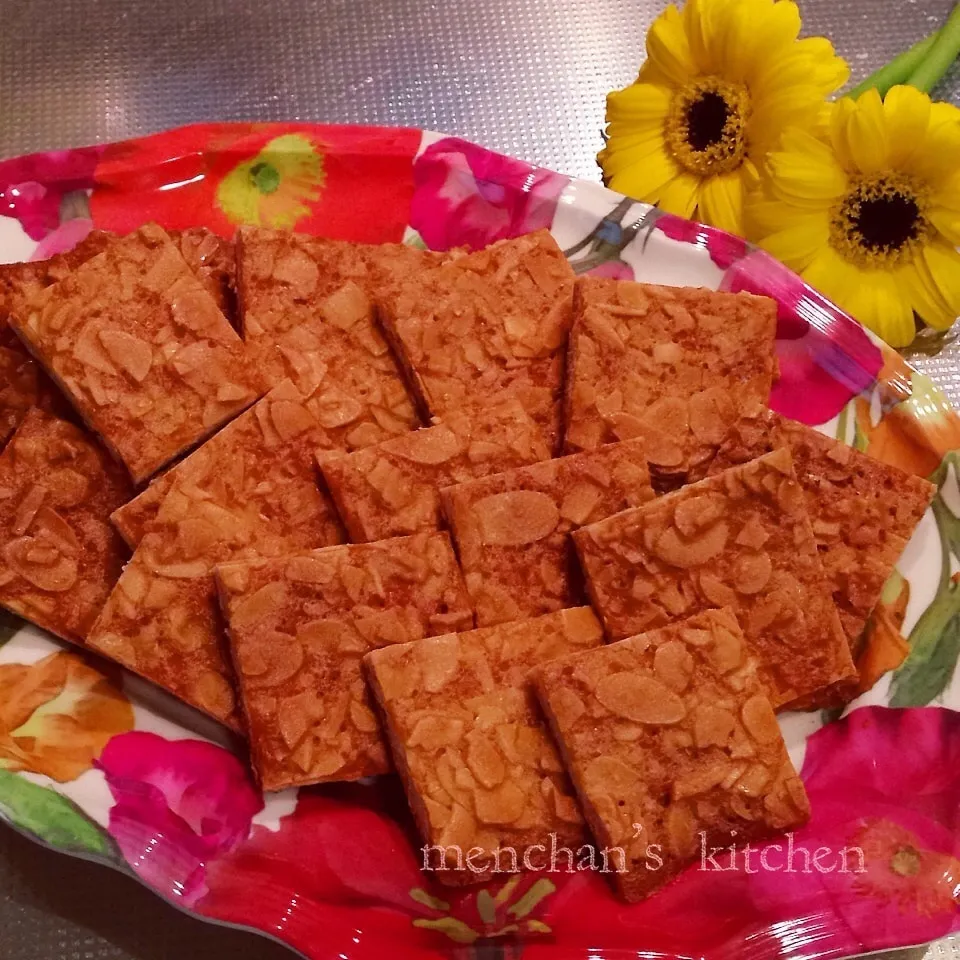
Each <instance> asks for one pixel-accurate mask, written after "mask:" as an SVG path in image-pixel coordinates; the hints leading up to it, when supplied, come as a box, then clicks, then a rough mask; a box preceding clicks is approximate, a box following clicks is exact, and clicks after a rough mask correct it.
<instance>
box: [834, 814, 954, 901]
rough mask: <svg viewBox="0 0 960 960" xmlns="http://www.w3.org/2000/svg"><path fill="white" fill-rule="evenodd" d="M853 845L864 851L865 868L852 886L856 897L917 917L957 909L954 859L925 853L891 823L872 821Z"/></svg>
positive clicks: (916, 841)
mask: <svg viewBox="0 0 960 960" xmlns="http://www.w3.org/2000/svg"><path fill="white" fill-rule="evenodd" d="M854 843H855V844H856V846H857V847H859V848H860V849H861V850H862V851H863V859H864V867H865V869H864V872H863V873H862V874H860V875H858V876H857V878H856V880H855V881H854V884H853V887H854V890H855V891H856V892H857V893H859V894H863V895H865V896H870V897H877V898H879V899H881V900H885V901H887V902H889V903H890V904H891V905H892V906H894V907H896V909H897V910H899V911H900V913H902V914H912V915H914V916H917V917H935V916H937V915H938V914H941V915H942V914H944V913H951V912H952V911H953V910H954V909H955V908H956V906H957V893H958V891H960V861H958V860H957V859H956V858H955V857H951V856H949V855H947V854H944V853H938V852H937V851H935V850H927V849H925V848H924V847H923V846H922V844H921V842H920V840H919V838H918V837H917V836H916V834H914V833H913V832H912V831H910V830H907V829H906V828H904V827H901V826H900V825H898V824H896V823H893V822H892V821H890V820H871V821H868V822H867V823H866V824H865V825H864V827H863V828H862V829H861V830H860V831H859V833H858V834H857V836H856V837H855V839H854Z"/></svg>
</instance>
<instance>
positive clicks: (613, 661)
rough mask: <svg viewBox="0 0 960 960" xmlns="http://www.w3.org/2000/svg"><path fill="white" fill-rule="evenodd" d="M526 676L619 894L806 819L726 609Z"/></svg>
mask: <svg viewBox="0 0 960 960" xmlns="http://www.w3.org/2000/svg"><path fill="white" fill-rule="evenodd" d="M531 677H532V680H533V683H534V685H535V688H536V692H537V695H538V697H539V699H540V703H541V704H542V706H543V710H544V712H545V713H546V715H547V718H548V720H549V724H550V728H551V730H552V731H553V734H554V737H555V738H556V740H557V743H558V744H559V747H560V753H561V756H562V757H563V761H564V765H565V766H566V768H567V771H568V772H569V774H570V777H571V779H572V780H573V783H574V786H575V787H576V791H577V795H578V797H579V798H580V803H581V805H582V807H583V812H584V816H585V818H586V821H587V823H588V824H589V826H590V829H591V831H592V833H593V836H594V837H595V839H596V841H597V844H598V845H599V847H600V848H601V854H602V861H601V862H606V863H607V864H608V870H607V872H608V873H609V875H610V877H611V879H612V880H613V883H614V885H615V887H616V889H617V891H618V892H619V894H620V895H621V896H622V897H623V899H624V900H627V901H629V902H631V903H635V902H636V901H638V900H643V899H645V898H646V897H649V896H650V895H651V894H652V893H654V892H655V891H656V890H658V889H659V888H660V887H662V886H663V885H664V884H665V883H667V882H668V881H670V880H671V879H673V878H674V877H675V876H677V874H679V873H680V872H681V871H683V870H684V869H685V868H687V867H689V866H691V865H692V864H694V863H697V862H699V861H700V859H701V856H705V855H709V854H711V853H712V852H718V851H717V850H716V849H715V848H719V847H724V848H729V847H730V845H731V844H734V843H736V844H744V843H747V844H749V843H752V842H754V841H757V840H765V839H767V838H769V837H772V836H775V835H777V834H778V833H782V832H784V831H788V830H792V829H794V828H796V827H800V826H802V825H803V824H804V823H806V822H807V820H808V819H809V817H810V804H809V801H808V799H807V795H806V791H805V790H804V787H803V783H802V781H801V780H800V778H799V776H798V775H797V772H796V770H795V769H794V768H793V764H792V763H791V762H790V758H789V757H788V755H787V750H786V746H785V745H784V742H783V737H782V735H781V733H780V728H779V726H778V725H777V718H776V716H775V715H774V712H773V707H772V706H771V704H770V700H769V699H768V698H767V696H766V693H765V692H764V690H763V687H762V685H761V683H760V681H759V680H758V679H757V676H756V663H755V661H754V660H753V659H752V658H751V657H750V656H749V655H748V653H747V644H746V642H745V640H744V637H743V634H742V633H741V631H740V627H739V625H738V623H737V620H736V618H735V617H734V616H733V614H732V613H731V612H730V611H729V610H723V609H721V610H708V611H705V612H703V613H699V614H696V615H695V616H693V617H690V618H689V619H687V620H684V621H681V622H680V623H676V624H671V625H670V626H667V627H662V628H661V629H659V630H654V631H652V632H650V633H646V634H643V635H641V636H637V637H630V638H628V639H625V640H620V641H619V642H617V643H611V644H609V645H608V646H606V647H601V648H599V649H596V650H589V651H587V652H586V653H579V654H575V655H573V656H569V657H564V658H562V659H559V660H554V661H553V662H552V663H548V664H546V665H545V666H543V667H539V668H537V669H535V670H534V671H533V672H532V674H531ZM598 860H600V858H599V857H598Z"/></svg>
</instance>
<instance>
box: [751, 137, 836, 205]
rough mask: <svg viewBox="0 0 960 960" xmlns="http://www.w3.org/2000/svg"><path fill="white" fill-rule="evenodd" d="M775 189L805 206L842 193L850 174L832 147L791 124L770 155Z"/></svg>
mask: <svg viewBox="0 0 960 960" xmlns="http://www.w3.org/2000/svg"><path fill="white" fill-rule="evenodd" d="M767 169H768V172H769V174H770V184H771V188H772V189H773V191H774V192H775V193H776V194H777V195H778V196H780V197H782V198H784V199H787V200H790V201H792V202H794V203H797V204H798V205H803V206H818V207H819V206H823V205H824V204H829V203H831V202H832V201H834V200H836V199H838V198H839V197H841V196H842V195H843V194H844V192H845V191H846V189H847V177H846V174H845V173H844V172H843V170H842V169H841V168H840V166H839V165H838V163H837V159H836V157H835V155H834V153H833V151H832V150H831V149H830V148H829V147H828V146H827V145H826V144H825V143H822V142H821V141H819V140H817V139H816V138H815V137H813V136H811V135H810V134H809V133H806V132H805V131H803V130H799V129H797V128H791V129H790V130H788V131H787V132H786V133H785V134H784V135H783V138H782V139H781V141H780V149H778V150H777V151H776V152H775V153H771V154H770V156H769V157H768V158H767Z"/></svg>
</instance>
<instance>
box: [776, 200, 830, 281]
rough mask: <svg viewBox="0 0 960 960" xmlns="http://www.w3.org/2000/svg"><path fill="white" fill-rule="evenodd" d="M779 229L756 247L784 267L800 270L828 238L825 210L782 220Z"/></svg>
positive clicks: (824, 244)
mask: <svg viewBox="0 0 960 960" xmlns="http://www.w3.org/2000/svg"><path fill="white" fill-rule="evenodd" d="M782 223H783V229H782V230H777V231H775V232H772V233H769V234H767V235H766V236H764V237H763V238H762V239H761V240H760V241H759V243H760V246H761V247H763V249H764V250H766V251H767V252H768V253H771V254H772V255H773V256H775V257H776V258H777V259H778V260H781V261H782V262H783V263H785V264H786V265H787V266H788V267H791V268H792V269H794V270H796V271H798V272H801V271H803V270H805V269H806V268H807V267H808V266H809V265H810V264H811V263H812V262H813V259H814V257H816V255H817V253H819V251H820V250H822V249H823V248H824V247H825V246H826V245H827V243H828V241H829V239H830V224H829V222H828V220H827V217H826V215H825V213H820V214H817V213H813V214H806V215H804V216H799V217H795V218H793V219H790V220H784V221H782Z"/></svg>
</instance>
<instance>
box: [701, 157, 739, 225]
mask: <svg viewBox="0 0 960 960" xmlns="http://www.w3.org/2000/svg"><path fill="white" fill-rule="evenodd" d="M743 192H744V191H743V178H742V176H741V175H740V172H739V171H737V172H735V173H727V174H722V175H721V176H717V177H710V178H709V179H707V180H704V181H703V183H702V185H701V187H700V204H699V206H700V219H701V220H703V222H704V223H709V224H712V225H713V226H715V227H720V229H721V230H727V231H729V232H730V233H736V234H738V235H739V236H743V234H744V227H743Z"/></svg>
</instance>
